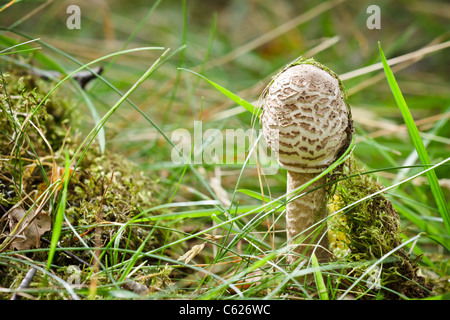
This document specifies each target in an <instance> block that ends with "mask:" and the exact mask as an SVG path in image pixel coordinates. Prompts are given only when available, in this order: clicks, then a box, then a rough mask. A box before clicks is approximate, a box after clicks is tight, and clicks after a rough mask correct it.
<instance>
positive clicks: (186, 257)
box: [177, 243, 205, 263]
mask: <svg viewBox="0 0 450 320" xmlns="http://www.w3.org/2000/svg"><path fill="white" fill-rule="evenodd" d="M204 247H205V243H202V244H197V245H195V246H193V247H192V249H191V250H189V251H188V252H186V253H185V254H184V255H182V256H181V257H179V258H178V259H177V261H183V260H184V262H185V263H188V262H189V261H191V260H192V259H193V258H194V257H195V256H196V255H197V254H199V252H200V251H202V250H203V248H204Z"/></svg>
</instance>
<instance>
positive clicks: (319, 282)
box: [311, 253, 329, 300]
mask: <svg viewBox="0 0 450 320" xmlns="http://www.w3.org/2000/svg"><path fill="white" fill-rule="evenodd" d="M311 262H312V265H313V267H314V279H316V286H317V292H318V293H319V297H320V300H329V298H328V292H327V287H326V286H325V282H324V281H323V276H322V272H321V271H320V266H319V261H317V258H316V255H315V254H314V253H313V255H312V256H311Z"/></svg>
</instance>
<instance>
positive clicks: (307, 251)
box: [286, 171, 330, 264]
mask: <svg viewBox="0 0 450 320" xmlns="http://www.w3.org/2000/svg"><path fill="white" fill-rule="evenodd" d="M317 175H318V173H299V172H293V171H288V172H287V194H289V195H291V194H292V192H294V190H295V189H297V188H299V187H300V186H302V185H304V184H305V183H307V182H308V181H310V180H312V179H314V178H315V177H316V176H317ZM325 182H326V177H322V178H320V179H318V180H317V181H315V182H313V183H312V184H311V185H309V186H308V187H307V188H305V189H304V190H303V191H302V193H305V194H303V195H302V196H300V197H299V198H297V199H295V200H292V201H291V202H289V203H288V204H287V206H286V229H287V238H288V241H290V242H291V243H298V244H299V245H298V246H297V247H296V248H295V250H294V252H295V253H297V254H299V255H301V256H306V257H310V256H311V255H312V253H313V252H314V254H315V256H316V257H317V260H318V261H321V262H326V261H328V260H329V258H330V257H329V253H328V251H327V249H328V236H327V235H324V233H325V232H326V229H327V228H326V222H324V223H322V224H320V225H317V226H314V227H312V226H313V225H314V224H315V223H317V222H319V221H322V220H324V219H325V218H326V217H327V206H326V204H327V194H326V190H325V188H323V187H321V186H323V185H324V184H325ZM316 188H318V189H316ZM314 189H316V190H314ZM310 190H314V191H311V192H308V191H310ZM290 197H292V195H291V196H290ZM298 258H299V257H298V256H297V255H295V254H292V255H289V256H288V257H287V261H288V263H289V264H292V263H294V262H295V261H296V260H297V259H298Z"/></svg>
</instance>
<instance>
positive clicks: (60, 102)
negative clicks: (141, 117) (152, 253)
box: [0, 70, 171, 287]
mask: <svg viewBox="0 0 450 320" xmlns="http://www.w3.org/2000/svg"><path fill="white" fill-rule="evenodd" d="M3 74H4V77H3V78H0V159H1V161H0V218H2V219H0V224H1V225H0V229H1V230H2V236H1V238H0V245H1V244H2V243H3V241H4V240H5V238H6V237H5V235H6V234H8V232H10V231H11V230H9V223H8V216H7V215H6V212H7V211H8V210H9V209H11V208H12V207H13V206H15V205H17V204H19V203H20V206H22V207H23V208H24V209H25V210H27V209H28V208H30V206H31V205H32V204H33V202H34V201H36V200H37V199H38V197H39V196H40V195H41V194H42V192H44V190H46V189H47V188H48V186H49V184H50V183H51V182H52V181H56V179H58V178H60V177H61V176H62V172H61V170H63V168H64V157H63V155H64V154H65V152H66V151H68V153H69V155H73V154H74V153H75V150H76V149H77V148H78V147H79V146H80V144H81V141H82V137H81V135H80V133H79V131H78V130H77V127H78V125H79V122H80V121H83V116H82V115H81V114H80V113H79V112H78V111H77V108H74V107H71V106H73V105H74V104H73V103H72V101H71V100H70V98H69V97H70V93H68V92H65V91H64V88H63V87H60V88H59V89H58V90H57V91H55V92H54V93H52V95H51V96H50V99H49V100H47V101H44V103H43V104H42V105H41V107H40V108H39V109H37V106H38V105H39V103H40V102H41V99H43V97H44V96H45V95H46V94H47V92H49V91H50V90H51V89H52V83H49V82H46V81H44V80H42V79H40V78H36V77H34V76H31V75H29V74H27V72H26V71H21V70H11V71H8V72H5V71H3ZM33 113H34V115H33ZM26 123H28V127H27V129H26V130H25V131H23V130H22V128H24V126H25V124H26ZM21 131H23V133H22V134H21V133H20V132H21ZM77 132H78V133H77ZM52 175H53V176H52ZM52 179H53V180H52ZM158 193H159V182H158V180H157V179H155V178H152V177H149V176H147V175H145V174H144V173H143V172H141V171H140V170H138V168H137V167H136V166H135V165H134V164H133V163H132V162H130V161H128V160H126V159H125V158H124V157H123V155H120V154H116V153H113V152H111V151H109V150H107V151H105V153H103V154H102V153H101V152H100V151H99V147H98V146H97V145H96V144H95V142H94V143H93V144H92V145H91V146H90V148H89V149H88V151H87V152H86V154H85V155H84V157H83V159H82V161H81V162H80V164H79V166H78V167H77V168H75V170H74V172H73V175H72V179H71V180H70V182H69V185H68V196H67V203H66V211H65V215H66V217H67V219H68V221H69V222H70V224H71V225H72V226H73V228H75V230H76V233H77V234H78V235H81V238H82V241H80V240H79V238H78V236H77V235H76V233H74V232H73V231H72V229H71V228H69V226H68V225H67V224H65V226H64V227H63V233H62V236H61V239H60V242H59V244H60V246H61V247H62V248H67V252H69V253H71V254H72V257H70V256H67V255H65V254H64V253H61V252H60V251H59V253H58V254H57V257H56V259H55V260H54V264H55V265H59V266H60V267H61V270H64V268H66V267H67V266H68V265H76V264H78V265H79V264H80V262H81V260H83V261H84V262H85V264H89V263H91V262H92V254H91V253H90V251H88V250H75V249H74V248H77V247H83V246H84V244H83V242H84V243H85V244H87V245H88V246H89V247H91V248H93V247H98V246H100V247H105V246H109V248H111V247H114V248H117V249H124V250H131V251H134V250H137V248H138V247H139V246H140V245H141V244H142V243H143V241H144V240H145V241H146V242H145V247H144V252H145V251H147V250H150V249H153V248H157V247H159V246H161V245H162V244H163V243H165V242H166V241H170V240H171V239H170V237H171V234H168V231H162V230H163V229H164V228H161V229H156V228H155V226H154V225H153V224H152V223H142V224H139V225H138V224H128V223H129V221H130V219H131V218H132V217H134V216H135V215H137V214H139V213H140V211H141V208H142V209H147V208H150V207H153V206H155V205H157V204H158V201H157V199H158ZM57 204H58V197H57V195H56V196H54V197H52V198H51V199H49V200H48V201H47V202H46V203H45V205H44V208H43V211H45V212H48V213H50V214H51V215H52V218H53V214H54V212H56V206H57ZM159 213H160V212H157V211H155V212H152V214H159ZM125 224H127V227H126V229H125V230H124V232H123V233H121V235H120V237H117V238H115V236H116V235H117V232H118V230H119V228H120V227H121V226H123V225H125ZM50 237H51V233H50V232H47V233H46V234H44V235H43V236H42V237H41V240H42V239H44V240H45V239H47V241H41V243H40V244H39V248H41V249H42V248H44V249H45V248H46V247H48V242H49V241H48V239H50ZM116 239H117V240H116ZM3 250H5V248H3ZM6 250H11V249H10V248H6ZM46 252H47V251H45V250H43V251H40V252H39V253H35V254H29V256H30V257H31V258H33V257H34V258H36V260H39V261H45V259H46ZM129 252H130V251H129ZM106 253H107V254H106V255H104V257H103V263H104V264H106V265H111V264H112V263H114V262H120V261H122V259H125V258H127V257H129V255H130V254H129V253H128V254H126V253H124V251H110V252H109V251H107V252H106ZM73 256H76V257H77V258H78V259H75V260H74V258H73ZM15 270H17V269H15ZM15 278H17V275H12V274H10V273H9V271H8V268H1V269H0V279H3V280H4V281H6V282H7V283H3V282H2V286H6V287H9V286H11V285H12V283H11V282H10V281H11V280H13V279H15ZM20 278H23V276H22V277H20ZM8 279H9V280H8ZM105 279H106V278H105Z"/></svg>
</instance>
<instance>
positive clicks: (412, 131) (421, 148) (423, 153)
mask: <svg viewBox="0 0 450 320" xmlns="http://www.w3.org/2000/svg"><path fill="white" fill-rule="evenodd" d="M378 47H379V49H380V56H381V61H382V63H383V68H384V72H385V73H386V78H387V81H388V83H389V86H390V88H391V91H392V94H393V95H394V99H395V101H396V103H397V106H398V107H399V109H400V111H401V113H402V116H403V119H404V120H405V124H406V126H407V128H408V132H409V135H410V136H411V139H412V142H413V144H414V147H415V148H416V151H417V154H418V155H419V159H420V162H421V163H422V164H423V165H429V164H431V161H430V157H429V155H428V153H427V150H426V148H425V145H424V143H423V141H422V138H421V137H420V134H419V130H418V129H417V126H416V124H415V122H414V119H413V117H412V115H411V112H410V110H409V108H408V105H407V104H406V101H405V99H404V97H403V94H402V92H401V90H400V88H399V86H398V84H397V81H396V80H395V77H394V74H393V73H392V70H391V68H390V67H389V65H388V63H387V61H386V57H385V56H384V53H383V49H382V48H381V44H380V43H378ZM426 175H427V179H428V182H429V184H430V188H431V192H432V194H433V196H434V199H435V201H436V204H437V207H438V210H439V213H440V215H441V217H442V219H444V224H445V227H446V228H447V232H448V233H450V215H449V211H448V207H447V204H446V201H445V198H444V194H443V193H442V189H441V187H440V185H439V181H438V179H437V176H436V172H435V171H434V170H429V171H427V172H426Z"/></svg>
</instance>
